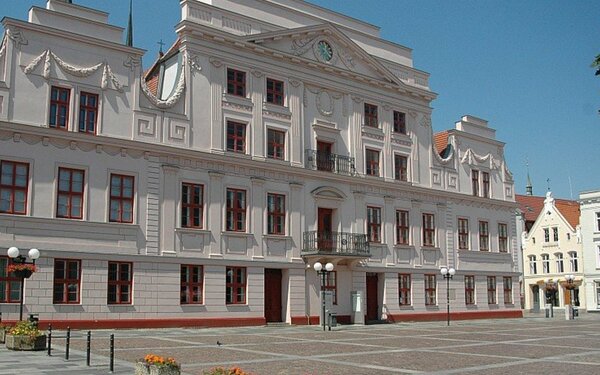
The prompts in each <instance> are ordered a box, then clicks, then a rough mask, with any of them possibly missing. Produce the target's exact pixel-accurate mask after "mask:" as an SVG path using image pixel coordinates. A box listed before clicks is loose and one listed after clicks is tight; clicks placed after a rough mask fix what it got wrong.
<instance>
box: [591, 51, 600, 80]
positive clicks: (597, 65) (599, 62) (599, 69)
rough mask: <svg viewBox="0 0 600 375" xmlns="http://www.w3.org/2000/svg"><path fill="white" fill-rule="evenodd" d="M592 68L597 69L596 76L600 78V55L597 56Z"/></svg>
mask: <svg viewBox="0 0 600 375" xmlns="http://www.w3.org/2000/svg"><path fill="white" fill-rule="evenodd" d="M592 68H596V75H597V76H600V55H596V58H595V59H594V62H593V63H592Z"/></svg>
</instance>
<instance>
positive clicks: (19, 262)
mask: <svg viewBox="0 0 600 375" xmlns="http://www.w3.org/2000/svg"><path fill="white" fill-rule="evenodd" d="M6 253H7V254H8V256H9V257H10V258H11V260H12V263H13V264H14V265H15V268H16V269H15V270H14V271H13V273H14V274H15V275H16V276H17V277H19V278H20V279H21V295H20V296H21V298H20V300H21V301H20V305H19V321H21V320H23V300H24V299H25V279H28V278H29V277H30V276H31V274H32V273H33V271H34V270H35V260H36V259H38V258H39V257H40V251H39V250H38V249H31V250H29V253H28V254H27V255H28V256H29V258H30V259H31V262H28V261H27V257H26V256H24V255H21V254H19V249H18V248H16V247H14V246H13V247H11V248H9V249H8V251H7V252H6ZM26 265H31V266H32V267H27V266H26Z"/></svg>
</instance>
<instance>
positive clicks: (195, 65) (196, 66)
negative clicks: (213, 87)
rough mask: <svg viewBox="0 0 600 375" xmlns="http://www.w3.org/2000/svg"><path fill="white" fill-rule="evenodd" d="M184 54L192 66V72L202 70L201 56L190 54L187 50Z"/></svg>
mask: <svg viewBox="0 0 600 375" xmlns="http://www.w3.org/2000/svg"><path fill="white" fill-rule="evenodd" d="M184 56H185V58H186V60H187V62H188V65H189V66H190V71H191V72H192V74H194V72H199V71H201V70H202V66H201V65H200V58H199V57H198V56H196V55H192V54H190V53H189V52H188V51H185V53H184Z"/></svg>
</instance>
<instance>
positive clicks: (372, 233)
mask: <svg viewBox="0 0 600 375" xmlns="http://www.w3.org/2000/svg"><path fill="white" fill-rule="evenodd" d="M367 238H368V239H369V242H375V243H381V207H373V206H367Z"/></svg>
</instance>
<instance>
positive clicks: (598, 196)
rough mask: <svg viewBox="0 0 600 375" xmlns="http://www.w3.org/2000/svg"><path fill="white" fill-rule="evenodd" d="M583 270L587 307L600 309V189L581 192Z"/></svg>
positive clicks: (588, 309)
mask: <svg viewBox="0 0 600 375" xmlns="http://www.w3.org/2000/svg"><path fill="white" fill-rule="evenodd" d="M579 203H580V204H581V237H582V241H583V272H584V273H585V300H586V304H585V307H586V309H587V311H600V190H596V191H586V192H583V193H581V194H579Z"/></svg>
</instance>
